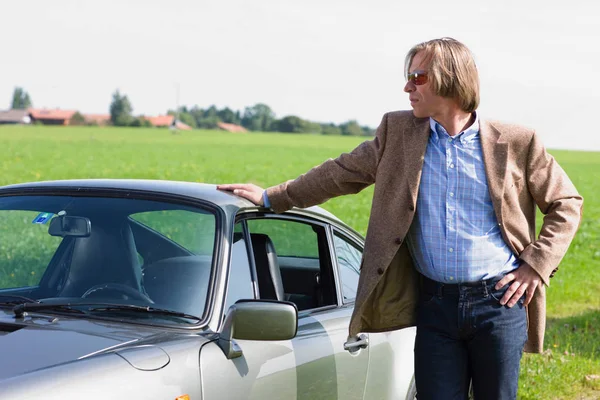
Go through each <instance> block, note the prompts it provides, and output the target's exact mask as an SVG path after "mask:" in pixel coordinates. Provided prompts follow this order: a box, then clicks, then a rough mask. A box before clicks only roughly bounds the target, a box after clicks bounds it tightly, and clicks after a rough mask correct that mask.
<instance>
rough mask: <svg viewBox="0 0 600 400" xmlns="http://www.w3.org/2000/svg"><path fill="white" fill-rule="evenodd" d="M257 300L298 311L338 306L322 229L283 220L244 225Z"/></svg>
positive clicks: (258, 220)
mask: <svg viewBox="0 0 600 400" xmlns="http://www.w3.org/2000/svg"><path fill="white" fill-rule="evenodd" d="M247 223H248V230H249V232H250V242H251V245H252V251H253V255H254V262H255V265H256V274H257V281H258V288H259V291H260V297H261V298H263V299H273V300H286V301H291V302H293V303H295V304H296V306H297V307H298V309H299V310H307V309H312V308H318V307H323V306H328V305H334V304H336V303H337V300H336V292H335V281H334V279H335V278H334V275H333V269H332V264H331V259H330V256H329V254H330V253H329V251H328V245H327V237H326V233H325V228H324V227H322V226H319V225H315V224H311V223H309V222H301V221H297V220H292V219H285V218H281V219H279V218H265V219H251V220H248V221H247Z"/></svg>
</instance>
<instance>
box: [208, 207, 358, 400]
mask: <svg viewBox="0 0 600 400" xmlns="http://www.w3.org/2000/svg"><path fill="white" fill-rule="evenodd" d="M236 230H237V231H238V232H240V233H239V234H238V236H241V237H243V238H244V239H243V240H242V241H241V242H240V241H238V242H237V245H238V246H240V247H242V245H241V243H244V246H243V247H244V248H245V250H244V251H239V250H238V251H237V252H236V250H235V247H236V244H235V243H234V245H233V248H234V249H233V253H232V255H233V257H232V268H231V270H230V277H229V290H228V293H227V300H226V302H227V304H233V303H234V302H235V300H236V299H237V298H238V296H239V295H246V296H247V295H248V294H249V293H250V291H252V290H253V291H254V296H255V297H258V298H261V299H270V300H283V301H291V302H293V303H294V304H296V305H297V307H298V310H299V317H298V333H297V335H296V337H295V338H294V339H292V340H290V341H277V342H260V341H247V340H238V341H237V344H238V345H239V346H240V348H241V349H242V352H243V355H242V357H240V358H237V359H233V360H227V359H226V358H225V357H224V355H223V353H222V351H221V350H220V349H219V348H218V346H216V345H207V346H205V348H203V349H202V352H201V356H200V361H201V375H202V382H203V392H204V397H203V398H204V399H206V400H212V399H229V398H231V399H265V398H268V399H307V400H308V399H363V393H364V387H365V383H366V375H367V367H368V358H369V355H368V348H364V349H363V348H357V349H356V351H353V352H352V353H350V352H348V351H346V350H344V343H345V342H346V339H347V332H348V324H349V321H350V315H351V313H352V307H351V306H349V305H343V304H342V302H341V300H340V294H339V291H338V289H337V288H338V285H337V279H338V274H337V270H336V268H334V267H335V265H336V263H335V261H334V260H333V258H332V254H333V250H332V248H331V246H332V240H331V236H330V234H329V232H328V227H327V225H326V224H323V223H319V222H316V221H312V222H308V221H305V220H303V219H302V218H300V217H293V216H277V217H275V216H271V215H267V216H263V217H256V216H254V217H251V218H249V219H247V220H246V221H244V222H242V223H241V224H240V225H239V228H238V229H236ZM266 249H270V250H268V251H267V250H266ZM265 253H269V254H268V255H265ZM236 254H237V257H236V256H235V255H236ZM243 254H245V255H246V258H245V259H244V257H241V256H242V255H243ZM240 259H241V260H240ZM273 263H275V264H276V266H277V268H278V270H279V275H277V274H275V275H276V276H275V279H274V278H273V274H272V269H273ZM244 265H245V266H246V268H247V267H249V268H250V271H251V272H250V273H249V274H246V273H245V272H244V273H240V272H237V273H236V272H234V271H235V270H236V269H239V268H240V266H241V268H242V269H244V268H245V267H244ZM240 276H246V277H247V278H246V279H252V282H247V285H242V286H240V285H239V284H238V283H234V282H235V280H236V279H237V277H240ZM232 279H233V280H232ZM235 287H245V289H244V290H245V291H246V294H242V291H239V293H233V292H232V289H234V288H235Z"/></svg>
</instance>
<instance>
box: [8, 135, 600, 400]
mask: <svg viewBox="0 0 600 400" xmlns="http://www.w3.org/2000/svg"><path fill="white" fill-rule="evenodd" d="M362 140H364V138H351V137H327V136H320V135H282V134H255V133H253V134H247V135H243V134H229V133H224V132H213V131H192V132H183V133H181V134H178V135H173V134H171V133H170V132H169V131H167V130H157V129H126V128H123V129H119V128H87V127H86V128H75V127H73V128H71V127H66V128H63V127H9V126H0V142H1V143H2V144H3V146H2V151H1V153H0V165H1V168H2V169H1V172H2V173H1V174H0V185H5V184H11V183H18V182H27V181H38V180H51V179H71V178H143V179H170V180H183V181H197V182H206V183H225V182H228V183H229V182H253V183H256V184H258V185H261V186H269V185H274V184H277V183H280V182H282V181H284V180H287V179H292V178H295V177H296V176H298V175H299V174H301V173H303V172H305V171H307V170H308V169H309V168H311V167H312V166H314V165H317V164H319V163H320V162H322V161H324V160H325V159H327V158H330V157H336V156H337V155H339V154H340V153H342V152H346V151H349V150H351V149H352V148H354V147H355V146H356V145H357V144H358V143H360V142H361V141H362ZM551 153H552V154H553V155H554V156H555V157H556V158H557V160H558V161H559V162H560V164H561V165H562V166H563V168H564V169H565V170H566V171H567V173H568V174H569V176H570V177H571V179H572V180H573V182H574V183H575V185H576V186H577V188H578V189H579V191H580V193H581V194H582V195H583V196H584V198H585V206H584V210H585V211H584V220H583V222H582V224H581V228H580V230H579V233H578V235H577V237H576V238H575V240H574V242H573V244H572V245H571V248H570V250H569V253H568V254H567V255H566V257H565V258H564V261H563V263H562V265H561V268H560V271H559V272H558V274H557V275H556V277H555V278H554V279H553V280H552V282H551V287H550V288H548V327H547V333H546V343H545V348H546V352H545V353H544V354H542V355H526V356H525V357H524V358H523V361H522V367H521V379H520V384H519V386H520V387H519V398H521V399H600V378H598V377H597V376H598V375H600V245H599V244H600V241H599V238H600V199H599V198H598V194H597V193H598V192H600V153H592V152H569V151H551ZM372 194H373V190H372V188H369V189H367V190H365V191H363V192H361V193H360V194H358V195H354V196H346V197H341V198H337V199H333V200H330V201H329V202H327V203H325V204H324V205H323V207H324V208H326V209H327V210H329V211H331V212H333V213H334V214H336V215H337V216H338V217H340V218H341V219H343V220H344V221H346V222H347V223H349V224H350V225H351V226H353V227H354V228H355V229H357V230H358V231H359V232H362V233H363V234H364V233H365V231H366V227H367V221H368V217H369V209H370V205H371V198H372ZM540 221H541V219H540Z"/></svg>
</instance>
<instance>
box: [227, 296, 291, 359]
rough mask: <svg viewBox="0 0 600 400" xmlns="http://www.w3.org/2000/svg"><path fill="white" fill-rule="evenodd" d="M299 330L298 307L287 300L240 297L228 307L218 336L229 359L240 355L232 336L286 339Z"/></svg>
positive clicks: (235, 337)
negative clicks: (241, 298) (242, 298)
mask: <svg viewBox="0 0 600 400" xmlns="http://www.w3.org/2000/svg"><path fill="white" fill-rule="evenodd" d="M297 331H298V308H296V305H295V304H294V303H291V302H289V301H274V300H239V301H238V302H236V303H235V304H234V305H232V306H231V307H229V310H228V311H227V315H226V316H225V323H224V324H223V329H222V331H221V334H220V335H219V341H218V344H219V347H221V349H222V350H223V352H224V353H225V356H226V357H227V358H228V359H232V358H237V357H240V356H241V355H242V349H241V348H240V347H239V346H238V345H237V343H236V342H235V340H234V339H240V340H289V339H292V338H294V337H295V336H296V332H297Z"/></svg>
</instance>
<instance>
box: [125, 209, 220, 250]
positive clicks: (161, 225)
mask: <svg viewBox="0 0 600 400" xmlns="http://www.w3.org/2000/svg"><path fill="white" fill-rule="evenodd" d="M130 218H131V219H133V220H134V221H137V222H139V223H142V224H144V225H146V226H147V227H149V228H151V229H153V230H155V231H157V232H159V233H161V234H163V235H165V236H166V237H167V238H169V239H171V240H172V241H174V242H175V243H177V244H179V245H180V246H182V247H184V248H185V249H187V250H189V251H191V252H192V253H194V254H198V255H200V254H203V255H209V254H212V250H213V245H214V239H215V222H214V216H213V215H211V214H200V213H197V212H193V211H187V210H159V211H149V212H142V213H136V214H132V215H130Z"/></svg>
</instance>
